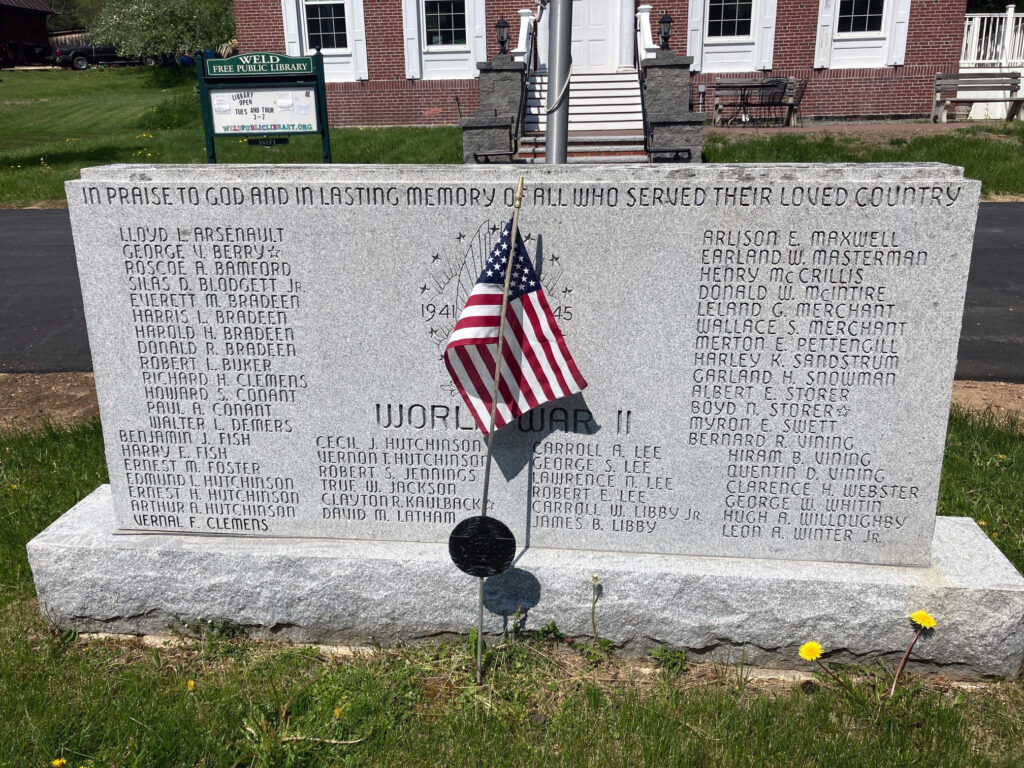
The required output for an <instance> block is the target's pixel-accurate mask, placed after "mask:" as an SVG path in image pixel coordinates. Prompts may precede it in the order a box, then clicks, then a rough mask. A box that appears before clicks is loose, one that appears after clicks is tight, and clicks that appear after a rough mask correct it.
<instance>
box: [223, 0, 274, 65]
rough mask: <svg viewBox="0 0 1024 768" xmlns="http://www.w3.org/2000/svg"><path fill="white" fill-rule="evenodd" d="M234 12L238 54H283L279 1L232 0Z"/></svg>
mask: <svg viewBox="0 0 1024 768" xmlns="http://www.w3.org/2000/svg"><path fill="white" fill-rule="evenodd" d="M234 10H235V32H236V37H237V38H238V50H239V52H240V53H249V52H251V51H271V52H273V53H284V21H283V20H282V18H281V0H234Z"/></svg>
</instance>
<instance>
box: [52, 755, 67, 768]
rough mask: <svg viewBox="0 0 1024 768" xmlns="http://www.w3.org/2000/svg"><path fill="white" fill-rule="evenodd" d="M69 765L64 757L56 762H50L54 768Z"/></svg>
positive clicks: (62, 767)
mask: <svg viewBox="0 0 1024 768" xmlns="http://www.w3.org/2000/svg"><path fill="white" fill-rule="evenodd" d="M67 764H68V761H67V760H65V759H64V758H63V757H58V758H57V759H56V760H51V761H50V765H52V766H53V768H64V766H65V765H67Z"/></svg>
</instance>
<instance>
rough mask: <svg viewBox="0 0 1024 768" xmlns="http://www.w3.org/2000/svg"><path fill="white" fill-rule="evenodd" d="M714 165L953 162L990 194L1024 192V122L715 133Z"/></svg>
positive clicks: (710, 142)
mask: <svg viewBox="0 0 1024 768" xmlns="http://www.w3.org/2000/svg"><path fill="white" fill-rule="evenodd" d="M704 160H705V162H709V163H923V162H930V163H949V164H950V165H959V166H962V167H963V169H964V174H965V175H966V176H967V177H968V178H971V179H980V180H981V191H982V194H984V195H1020V194H1024V122H1021V121H1019V120H1018V121H1016V122H1014V123H1009V124H996V125H984V126H969V127H965V128H961V129H959V130H955V131H951V132H949V133H943V134H940V135H936V136H915V137H913V138H910V139H906V138H902V137H891V138H884V139H880V138H879V137H872V136H871V135H870V134H866V135H863V136H849V135H846V136H841V137H835V136H813V135H812V136H806V135H801V134H781V133H780V134H775V135H773V136H770V137H768V138H749V137H745V136H742V135H739V136H728V137H726V136H722V135H712V136H708V137H706V138H705V142H704Z"/></svg>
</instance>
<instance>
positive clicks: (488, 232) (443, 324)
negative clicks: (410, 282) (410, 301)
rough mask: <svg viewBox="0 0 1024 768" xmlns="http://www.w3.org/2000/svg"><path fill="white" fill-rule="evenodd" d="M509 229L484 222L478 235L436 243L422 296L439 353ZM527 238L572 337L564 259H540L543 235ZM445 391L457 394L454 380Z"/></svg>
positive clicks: (544, 256)
mask: <svg viewBox="0 0 1024 768" xmlns="http://www.w3.org/2000/svg"><path fill="white" fill-rule="evenodd" d="M504 225H505V222H503V221H502V222H494V221H491V220H488V221H484V222H483V223H481V224H480V226H479V227H477V228H476V230H475V231H473V232H471V233H469V234H466V233H464V232H458V233H457V234H455V235H454V236H452V237H450V238H449V239H448V241H447V242H446V243H445V244H443V245H441V246H440V247H438V246H436V245H434V246H433V247H432V249H431V250H430V251H428V252H427V254H426V257H425V259H426V262H427V271H426V275H425V278H424V277H423V276H422V275H421V276H420V278H419V279H418V280H417V284H416V293H417V296H418V297H419V300H420V317H421V318H422V319H423V321H424V323H425V324H426V334H425V335H426V337H427V338H428V339H429V340H430V342H431V343H432V344H434V346H435V347H436V348H437V350H438V354H439V355H442V354H443V352H444V348H445V346H447V344H448V337H449V336H450V335H451V332H452V330H453V329H454V328H455V323H456V322H458V319H459V314H460V313H461V312H462V308H463V307H465V306H466V300H467V299H468V298H469V295H470V294H471V293H472V292H473V286H474V285H476V281H477V278H478V277H479V276H480V272H481V271H482V270H483V268H484V264H485V263H486V262H487V257H488V255H489V254H490V252H491V249H492V248H493V247H494V244H495V243H496V242H498V239H499V238H500V236H501V229H502V227H503V226H504ZM523 239H524V241H526V244H527V250H528V251H530V258H531V259H532V260H533V264H534V267H535V268H536V270H537V274H538V276H539V277H540V282H541V286H542V287H543V289H544V294H545V296H547V300H548V304H549V305H550V306H551V311H552V313H553V314H554V316H555V318H556V320H557V321H558V326H559V328H560V329H561V331H562V335H563V336H566V337H567V338H568V337H569V336H570V332H571V331H570V328H571V325H572V324H571V322H570V321H571V319H572V317H573V306H572V299H573V296H572V295H571V294H572V289H571V288H567V287H566V286H565V285H564V284H563V282H564V276H565V269H564V267H563V266H562V264H561V262H560V259H559V257H558V256H557V255H555V254H553V253H551V254H545V253H543V252H542V253H541V254H540V257H539V258H538V254H537V248H538V244H539V242H540V241H542V240H543V238H542V237H541V238H538V236H537V235H536V234H534V233H527V232H524V233H523ZM442 359H443V358H442ZM441 389H443V390H444V391H445V392H447V393H449V394H451V395H455V394H456V389H455V387H454V386H453V385H452V384H451V383H450V382H446V383H445V384H443V385H441Z"/></svg>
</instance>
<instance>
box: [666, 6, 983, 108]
mask: <svg viewBox="0 0 1024 768" xmlns="http://www.w3.org/2000/svg"><path fill="white" fill-rule="evenodd" d="M965 12H966V0H911V5H910V25H909V27H908V30H907V51H906V56H905V59H904V61H905V63H904V64H903V65H902V66H897V67H880V68H874V69H814V68H813V67H814V44H815V36H816V34H817V30H816V26H817V21H818V4H817V2H815V1H814V0H778V11H777V15H776V19H777V23H776V27H775V52H774V56H773V59H772V64H773V66H774V68H773V69H772V70H771V71H770V72H740V73H730V74H728V75H715V74H713V73H702V74H700V75H697V76H696V77H695V78H694V91H693V94H692V96H693V97H696V96H697V93H696V86H697V85H698V84H703V85H705V86H706V87H707V93H706V94H705V102H704V103H705V110H706V111H709V112H710V110H711V107H710V105H711V104H712V101H713V98H714V82H715V77H716V76H717V77H730V78H732V77H796V78H798V79H801V80H803V79H806V80H808V84H807V92H806V93H805V94H804V100H803V103H802V104H801V108H800V109H801V112H802V113H803V115H804V118H819V119H827V118H839V119H845V118H853V117H911V116H913V117H918V116H921V115H927V114H928V113H929V112H930V111H931V101H932V86H933V84H934V78H935V74H936V73H937V72H949V71H952V72H956V71H958V69H959V66H960V44H961V39H962V37H963V26H964V13H965ZM673 16H674V14H673ZM673 47H675V46H673Z"/></svg>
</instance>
